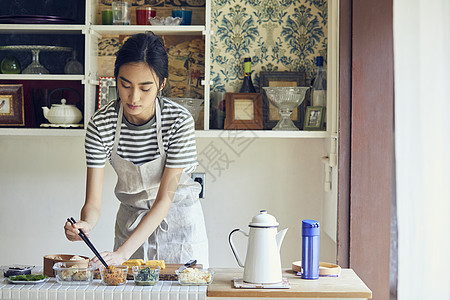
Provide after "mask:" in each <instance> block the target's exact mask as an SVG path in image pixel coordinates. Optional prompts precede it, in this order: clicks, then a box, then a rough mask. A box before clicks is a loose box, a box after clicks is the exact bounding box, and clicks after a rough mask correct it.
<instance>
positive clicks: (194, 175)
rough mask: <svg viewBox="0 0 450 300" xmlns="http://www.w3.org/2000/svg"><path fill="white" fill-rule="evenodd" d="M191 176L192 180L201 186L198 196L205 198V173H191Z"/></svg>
mask: <svg viewBox="0 0 450 300" xmlns="http://www.w3.org/2000/svg"><path fill="white" fill-rule="evenodd" d="M191 177H192V179H193V180H194V181H197V182H198V183H200V185H201V186H202V190H201V192H200V194H198V197H199V198H201V199H204V198H205V173H192V174H191Z"/></svg>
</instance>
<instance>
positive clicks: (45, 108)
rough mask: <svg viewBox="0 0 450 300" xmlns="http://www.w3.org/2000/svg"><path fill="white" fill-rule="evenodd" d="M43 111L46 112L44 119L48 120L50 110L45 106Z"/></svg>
mask: <svg viewBox="0 0 450 300" xmlns="http://www.w3.org/2000/svg"><path fill="white" fill-rule="evenodd" d="M42 110H43V112H44V117H45V118H46V119H47V120H48V118H47V115H48V112H49V110H50V109H49V108H48V107H46V106H43V107H42Z"/></svg>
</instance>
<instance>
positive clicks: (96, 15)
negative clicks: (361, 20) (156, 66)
mask: <svg viewBox="0 0 450 300" xmlns="http://www.w3.org/2000/svg"><path fill="white" fill-rule="evenodd" d="M212 1H213V0H198V1H193V0H190V1H174V0H158V1H147V0H139V1H138V0H129V1H128V2H130V3H131V5H130V6H129V7H128V9H129V10H130V14H129V21H128V22H125V25H117V24H111V22H117V20H113V19H114V18H116V17H117V13H118V11H117V10H116V9H117V7H113V3H112V2H113V1H111V0H86V1H84V2H83V1H78V0H68V1H63V2H61V1H57V0H52V1H44V0H22V1H11V2H10V3H8V4H6V5H3V6H2V8H0V24H1V25H0V61H1V63H2V65H1V67H2V69H1V70H2V73H1V74H0V105H2V103H3V107H1V108H0V135H43V136H45V135H84V128H85V127H86V125H87V122H88V121H89V118H90V117H91V116H92V114H93V113H94V112H95V111H96V110H97V109H98V108H99V107H101V106H102V105H104V104H105V103H106V102H107V101H109V100H111V99H113V98H114V97H116V91H115V81H114V78H113V76H114V74H113V72H114V71H113V70H114V58H115V56H114V55H115V52H116V51H117V50H118V48H119V47H120V45H121V44H122V43H123V42H124V41H125V40H126V39H127V37H128V36H130V35H132V34H134V33H140V32H146V31H152V32H153V33H155V34H157V35H161V36H162V37H163V39H164V42H165V45H166V48H167V51H168V55H169V80H168V84H167V85H166V88H165V90H164V95H165V96H166V97H169V98H171V99H174V100H176V101H179V102H180V103H182V104H183V105H186V106H188V107H189V109H190V110H191V112H192V113H193V116H194V118H195V119H196V125H195V126H196V132H197V136H198V137H200V138H201V137H219V136H220V135H221V134H223V133H224V131H228V130H230V131H236V129H233V127H230V128H226V127H224V126H223V124H221V126H217V120H218V115H217V104H219V105H221V107H222V108H223V109H224V111H225V113H231V111H233V120H232V122H233V121H237V123H239V122H240V121H239V118H241V117H242V115H243V112H244V111H245V109H246V107H247V106H246V105H247V104H248V102H249V101H250V102H251V101H260V102H252V103H256V104H258V105H261V106H262V105H263V102H262V100H261V99H258V96H257V95H250V96H248V95H244V96H243V97H242V96H239V94H238V93H237V92H238V91H235V90H232V91H233V92H236V93H234V94H233V97H230V99H231V100H230V101H228V100H227V101H223V102H222V103H215V102H217V101H216V100H217V99H216V97H217V94H218V93H217V91H216V90H215V87H216V86H217V82H214V81H215V80H216V78H215V79H214V80H213V78H211V73H212V71H211V70H212V53H211V49H212V47H213V46H214V45H212V42H211V37H212V36H214V35H216V36H215V37H216V39H217V38H219V39H220V38H221V34H222V33H221V32H219V33H217V32H214V30H212V28H211V16H217V14H218V13H219V12H217V11H215V12H213V14H212V13H211V11H212V9H216V7H217V6H216V5H214V3H211V2H212ZM150 2H151V3H150ZM63 3H64V5H63ZM327 9H328V11H329V16H330V17H329V22H328V33H329V36H328V53H327V54H326V55H327V58H328V59H327V68H328V71H329V72H328V96H327V111H326V118H325V119H324V120H323V123H324V124H326V128H325V127H323V128H322V130H305V129H303V130H299V131H275V130H271V129H267V128H263V127H260V128H258V129H253V128H252V127H248V129H246V128H245V126H244V127H240V128H238V129H237V130H239V134H240V137H245V136H249V137H254V136H255V135H257V136H258V137H284V138H291V137H292V138H331V139H334V138H335V137H336V135H337V129H336V122H337V96H336V95H337V92H336V87H337V80H336V78H337V76H336V75H337V61H338V60H337V43H336V42H337V33H336V28H334V27H335V26H336V25H337V19H336V20H334V19H333V17H331V16H332V14H333V13H335V12H332V10H334V9H335V8H334V6H333V5H331V4H330V5H329V7H328V8H327ZM186 12H188V13H189V15H188V16H189V17H188V18H183V19H182V22H185V21H186V20H188V19H189V18H190V20H188V21H189V22H187V24H183V23H181V24H171V23H169V22H171V21H175V22H177V21H180V20H181V19H180V20H179V19H177V18H175V17H176V16H180V15H179V14H182V15H181V16H185V15H184V14H185V13H186ZM143 13H146V14H147V15H146V17H145V18H144V21H143V19H142V14H143ZM172 16H174V17H172ZM142 22H144V23H142ZM148 23H150V24H148ZM121 24H123V23H121ZM138 24H139V25H138ZM141 24H142V25H141ZM216 30H217V31H221V30H223V28H222V27H220V28H219V29H216ZM217 34H218V35H217ZM222 67H223V66H222ZM230 67H231V66H230ZM221 72H222V73H223V74H225V73H224V72H223V71H221ZM269 75H270V74H269ZM269 75H266V77H267V78H268V79H267V78H266V79H267V80H270V78H271V77H270V76H269ZM258 79H259V80H264V78H263V77H260V76H258ZM303 83H304V84H303V85H306V86H308V85H309V83H308V82H306V81H304V82H303ZM223 85H224V84H222V86H223ZM11 86H18V87H20V91H18V90H13V92H10V89H9V87H11ZM259 92H261V95H259V97H263V96H264V97H265V95H263V91H262V90H261V91H259ZM306 97H310V93H307V95H306ZM222 98H223V99H221V100H224V99H225V97H224V96H223V93H222ZM63 99H64V101H63V102H64V103H61V100H63ZM183 101H184V102H183ZM266 101H267V100H266ZM305 101H308V100H305ZM229 102H230V103H231V104H232V106H230V107H228V105H231V104H230V103H229ZM305 103H306V102H305ZM198 104H199V105H198ZM225 104H226V105H225ZM52 105H60V106H62V105H65V108H70V109H69V111H72V110H79V111H80V112H81V114H82V119H81V120H80V121H79V122H78V123H75V124H72V123H70V124H67V123H54V122H50V121H49V116H48V112H46V111H48V110H46V109H43V108H42V107H47V108H51V107H52ZM304 105H306V104H304ZM68 106H70V107H68ZM225 106H226V107H225ZM197 107H198V108H197ZM225 108H227V109H228V111H227V110H225ZM305 108H306V107H305ZM50 111H51V109H50ZM304 111H306V109H305V110H304ZM234 112H235V113H234ZM298 112H299V113H300V110H298ZM295 113H297V111H295ZM311 116H313V114H311ZM222 117H223V116H222ZM260 117H262V116H260ZM295 118H298V117H294V119H295ZM223 120H224V117H223V119H222V121H223ZM302 122H303V120H302ZM244 123H245V122H244Z"/></svg>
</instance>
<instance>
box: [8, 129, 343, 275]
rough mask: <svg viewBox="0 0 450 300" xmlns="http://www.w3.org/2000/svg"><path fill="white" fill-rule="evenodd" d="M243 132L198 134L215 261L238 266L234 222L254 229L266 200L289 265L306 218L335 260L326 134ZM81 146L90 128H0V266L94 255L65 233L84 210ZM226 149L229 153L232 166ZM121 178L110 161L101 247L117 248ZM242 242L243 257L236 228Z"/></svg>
mask: <svg viewBox="0 0 450 300" xmlns="http://www.w3.org/2000/svg"><path fill="white" fill-rule="evenodd" d="M244 141H246V143H247V145H248V147H246V148H245V149H244V146H243V144H240V145H238V144H236V143H235V141H233V140H230V139H226V138H199V139H198V142H197V148H198V153H199V160H200V161H201V162H202V166H201V167H199V169H198V170H199V171H206V199H205V200H202V205H203V207H204V213H205V218H206V223H207V229H208V235H209V240H210V265H211V266H216V267H237V263H236V261H235V259H234V257H233V255H232V252H231V250H230V247H229V245H228V234H229V232H230V231H231V230H233V229H234V228H241V229H243V230H245V231H248V223H249V222H250V220H251V218H252V217H253V216H254V215H255V214H257V213H258V212H259V210H260V209H267V210H268V211H269V213H270V214H272V215H274V216H275V217H276V218H277V220H278V221H279V223H280V229H283V228H286V227H289V230H288V232H287V235H286V237H285V240H284V243H283V245H282V264H283V266H284V267H289V266H290V265H291V262H293V261H295V260H300V258H301V220H303V219H316V220H318V221H320V222H321V226H322V228H327V230H326V231H323V230H322V235H321V237H322V239H321V261H328V262H335V257H336V243H335V228H336V213H333V212H332V210H333V209H331V212H330V207H331V208H334V207H336V197H330V196H329V195H330V194H329V193H324V192H323V176H324V167H323V163H322V161H321V158H322V156H324V155H326V151H327V149H328V146H327V143H326V142H325V141H323V140H321V139H281V138H277V139H267V138H265V139H260V138H257V137H255V138H253V139H251V141H250V140H248V139H247V140H244ZM241 142H242V141H241ZM244 144H245V143H244ZM83 147H84V139H83V137H49V136H44V137H30V136H0V265H5V264H13V263H21V264H33V265H42V257H43V256H44V255H46V254H57V253H61V254H64V253H67V254H79V255H87V256H89V257H92V256H93V254H92V253H91V252H90V250H89V249H88V248H87V246H86V245H84V243H82V242H78V243H72V242H69V241H67V240H66V239H65V236H64V233H63V224H64V222H65V220H66V218H67V217H70V216H73V217H74V218H76V219H77V218H78V217H79V212H80V208H81V206H82V204H83V201H84V188H85V159H84V148H83ZM236 147H239V149H238V148H236ZM212 149H215V150H217V151H220V155H221V158H222V160H221V162H220V161H216V162H219V163H220V166H221V168H222V169H223V170H222V171H221V172H220V173H219V171H217V169H215V168H214V167H213V166H208V162H211V160H210V159H211V158H212V151H210V150H212ZM217 157H218V156H216V158H217ZM224 158H228V160H229V164H228V165H226V164H224V163H223V161H224ZM217 165H219V164H216V166H217ZM115 180H116V176H115V173H114V171H113V170H112V168H111V167H110V166H109V165H108V166H107V168H106V172H105V185H104V197H103V198H104V200H103V203H102V206H103V208H102V216H101V219H100V221H99V223H98V225H97V227H96V228H95V229H94V231H93V232H92V234H91V240H92V242H93V243H94V245H95V246H96V247H97V248H98V249H99V250H100V251H103V250H110V249H111V248H112V244H113V234H114V219H115V213H116V210H117V208H118V201H117V200H116V199H115V197H114V194H113V189H114V185H115ZM335 180H336V179H335ZM336 184H337V182H334V186H336ZM333 192H334V193H335V192H336V191H335V190H334V191H333ZM324 199H326V200H324ZM324 201H325V203H324ZM333 232H334V233H333ZM235 241H236V244H237V247H238V249H239V251H240V252H242V254H241V257H244V256H245V245H246V244H245V242H246V241H245V240H244V238H242V239H239V238H238V237H237V236H236V238H235Z"/></svg>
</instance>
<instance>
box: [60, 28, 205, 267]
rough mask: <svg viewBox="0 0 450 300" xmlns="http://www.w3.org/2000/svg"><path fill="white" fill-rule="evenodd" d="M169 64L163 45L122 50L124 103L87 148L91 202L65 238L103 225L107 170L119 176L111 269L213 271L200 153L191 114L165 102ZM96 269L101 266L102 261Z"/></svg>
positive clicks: (117, 71) (100, 119)
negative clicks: (158, 266)
mask: <svg viewBox="0 0 450 300" xmlns="http://www.w3.org/2000/svg"><path fill="white" fill-rule="evenodd" d="M168 75H169V71H168V57H167V53H166V51H165V48H164V44H163V41H162V39H161V38H160V37H158V36H156V35H153V34H152V33H145V34H143V33H141V34H136V35H133V36H131V37H130V38H129V39H128V40H127V41H126V42H125V43H124V44H123V46H122V47H121V48H120V50H119V51H118V53H117V58H116V62H115V67H114V76H115V78H116V83H117V87H118V95H119V96H118V99H117V100H116V101H111V102H109V103H108V104H107V105H105V106H103V107H102V108H101V109H99V110H98V111H97V112H96V113H95V114H94V115H93V116H92V118H91V120H90V122H89V125H88V128H87V132H86V140H85V149H86V159H87V183H86V199H85V204H84V206H83V208H82V210H81V218H80V220H79V221H77V223H76V224H75V225H71V224H70V223H68V222H66V224H65V226H64V229H65V234H66V237H67V238H68V239H69V240H71V241H78V240H81V238H80V237H79V236H78V228H81V229H83V231H84V232H85V233H86V234H88V233H89V232H90V231H91V230H92V229H93V228H94V226H95V225H96V223H97V221H98V219H99V218H100V211H101V198H102V188H103V179H104V166H105V162H106V160H107V159H109V161H110V163H111V165H112V166H113V168H114V170H115V171H116V173H117V176H118V180H117V184H116V187H115V191H114V192H115V195H116V197H117V199H119V201H120V207H119V210H118V212H117V216H116V225H115V242H114V251H113V252H108V251H107V252H102V253H101V256H102V257H103V259H104V260H105V261H106V263H108V264H121V263H122V262H123V261H125V260H128V259H130V258H142V259H144V260H148V259H163V260H165V262H166V263H185V262H187V261H188V260H190V259H197V261H198V263H202V264H203V265H204V266H206V267H207V266H208V240H207V236H206V228H205V223H204V217H203V211H202V207H201V205H200V202H199V199H198V194H199V192H200V191H201V186H200V185H199V184H198V183H197V182H195V181H193V180H192V179H191V178H190V176H189V175H188V173H189V172H192V170H194V169H195V167H196V166H197V165H198V163H197V153H196V145H195V130H194V120H193V118H192V116H191V115H190V113H189V111H188V110H187V109H185V108H184V107H182V106H180V105H178V104H176V103H174V102H172V101H170V100H169V99H167V98H163V97H162V96H161V91H162V89H163V88H164V85H165V83H166V81H167V77H168ZM93 261H94V262H98V259H97V258H96V257H94V258H93Z"/></svg>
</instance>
